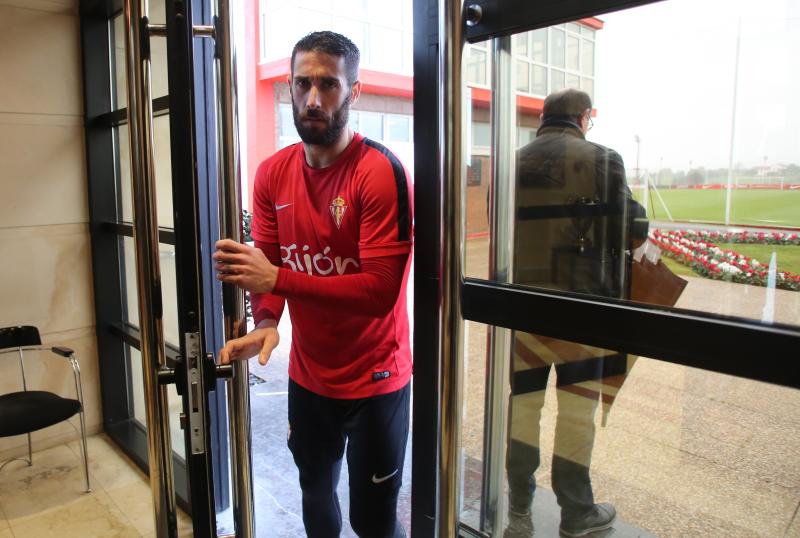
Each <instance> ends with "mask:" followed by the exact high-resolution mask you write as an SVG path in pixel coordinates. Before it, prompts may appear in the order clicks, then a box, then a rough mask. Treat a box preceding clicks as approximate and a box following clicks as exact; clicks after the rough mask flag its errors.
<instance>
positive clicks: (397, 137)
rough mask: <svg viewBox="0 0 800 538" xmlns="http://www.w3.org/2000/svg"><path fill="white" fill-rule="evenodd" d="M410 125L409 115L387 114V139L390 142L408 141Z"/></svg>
mask: <svg viewBox="0 0 800 538" xmlns="http://www.w3.org/2000/svg"><path fill="white" fill-rule="evenodd" d="M410 125H411V118H410V117H409V116H387V118H386V128H387V129H388V131H389V133H388V135H389V136H388V140H389V141H392V142H409V141H410V137H411V134H410V133H411V128H410Z"/></svg>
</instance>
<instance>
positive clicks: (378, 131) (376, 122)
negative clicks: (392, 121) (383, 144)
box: [358, 112, 383, 140]
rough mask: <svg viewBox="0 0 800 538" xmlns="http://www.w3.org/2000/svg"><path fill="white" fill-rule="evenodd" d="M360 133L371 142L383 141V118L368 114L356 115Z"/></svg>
mask: <svg viewBox="0 0 800 538" xmlns="http://www.w3.org/2000/svg"><path fill="white" fill-rule="evenodd" d="M358 127H359V129H360V131H359V132H360V133H361V134H363V135H364V136H366V137H367V138H371V139H372V140H383V116H382V115H381V114H371V113H369V112H359V113H358Z"/></svg>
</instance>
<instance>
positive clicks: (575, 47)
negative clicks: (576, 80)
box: [567, 35, 580, 71]
mask: <svg viewBox="0 0 800 538" xmlns="http://www.w3.org/2000/svg"><path fill="white" fill-rule="evenodd" d="M579 48H580V39H579V38H577V37H576V36H571V35H570V36H567V69H571V70H572V71H577V70H578V62H579V60H580V53H579Z"/></svg>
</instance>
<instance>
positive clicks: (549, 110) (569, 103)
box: [542, 88, 592, 118]
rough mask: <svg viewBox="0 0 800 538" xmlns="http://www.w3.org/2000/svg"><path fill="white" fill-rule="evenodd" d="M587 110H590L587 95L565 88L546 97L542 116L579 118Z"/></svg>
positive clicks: (590, 104) (589, 101) (590, 106)
mask: <svg viewBox="0 0 800 538" xmlns="http://www.w3.org/2000/svg"><path fill="white" fill-rule="evenodd" d="M587 108H589V109H590V108H592V98H591V97H589V94H588V93H586V92H582V91H580V90H576V89H574V88H565V89H563V90H559V91H557V92H553V93H551V94H550V95H548V96H547V97H546V98H545V100H544V107H543V109H542V115H543V116H544V117H545V118H547V117H548V116H580V115H581V114H583V113H584V112H585V111H586V109H587Z"/></svg>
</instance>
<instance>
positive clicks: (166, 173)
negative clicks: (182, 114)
mask: <svg viewBox="0 0 800 538" xmlns="http://www.w3.org/2000/svg"><path fill="white" fill-rule="evenodd" d="M153 161H154V165H155V172H156V178H155V179H156V204H157V206H158V226H159V227H161V228H172V227H173V226H174V224H173V217H172V156H171V153H170V146H169V116H168V115H164V116H158V117H156V118H154V120H153Z"/></svg>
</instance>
